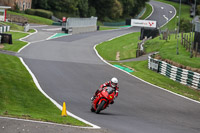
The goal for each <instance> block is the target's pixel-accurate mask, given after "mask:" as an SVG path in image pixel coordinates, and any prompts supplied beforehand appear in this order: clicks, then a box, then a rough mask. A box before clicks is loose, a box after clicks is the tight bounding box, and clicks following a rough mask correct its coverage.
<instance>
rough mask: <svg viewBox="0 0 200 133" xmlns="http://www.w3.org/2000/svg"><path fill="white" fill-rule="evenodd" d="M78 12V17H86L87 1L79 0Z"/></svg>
mask: <svg viewBox="0 0 200 133" xmlns="http://www.w3.org/2000/svg"><path fill="white" fill-rule="evenodd" d="M78 10H79V15H80V17H87V16H88V0H79V3H78Z"/></svg>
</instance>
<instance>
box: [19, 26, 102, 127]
mask: <svg viewBox="0 0 200 133" xmlns="http://www.w3.org/2000/svg"><path fill="white" fill-rule="evenodd" d="M35 30H36V29H35ZM37 32H38V31H37V30H36V32H34V33H33V34H35V33H37ZM33 34H30V35H33ZM30 35H28V36H26V37H24V38H21V39H20V40H21V41H24V40H22V39H25V38H27V37H29V36H30ZM46 40H47V39H46ZM42 41H45V40H42ZM24 42H27V41H24ZM35 42H40V41H35ZM31 43H33V42H31ZM31 43H30V42H28V44H27V45H25V46H24V47H22V48H21V49H20V50H19V51H18V53H19V52H21V51H22V50H23V49H24V48H26V47H28V46H29V45H30V44H31ZM19 59H20V61H21V62H22V64H23V65H24V66H25V68H26V69H27V70H28V72H29V73H30V75H31V76H32V78H33V81H34V83H35V85H36V86H37V88H38V89H39V90H40V92H41V93H42V94H43V95H44V96H46V97H47V98H48V99H49V100H50V101H51V102H53V103H54V104H55V105H56V106H57V107H58V108H59V109H60V110H62V106H61V105H59V104H58V103H57V102H56V101H55V100H53V99H52V98H51V97H49V96H48V95H47V94H46V93H45V92H44V91H43V90H42V88H41V86H40V84H39V82H38V80H37V78H36V77H35V75H34V74H33V73H32V71H31V70H30V69H29V67H28V66H27V65H26V63H25V62H24V61H23V59H22V58H21V57H19ZM67 114H68V115H69V116H71V117H73V118H75V119H77V120H79V121H82V122H84V123H86V124H88V125H90V126H92V127H80V128H89V129H100V128H101V127H99V126H97V125H94V124H92V123H90V122H88V121H86V120H84V119H82V118H80V117H78V116H76V115H74V114H72V113H71V112H68V111H67Z"/></svg>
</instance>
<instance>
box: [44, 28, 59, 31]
mask: <svg viewBox="0 0 200 133" xmlns="http://www.w3.org/2000/svg"><path fill="white" fill-rule="evenodd" d="M42 30H44V31H56V30H61V28H52V29H42Z"/></svg>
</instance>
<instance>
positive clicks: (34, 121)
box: [0, 116, 94, 129]
mask: <svg viewBox="0 0 200 133" xmlns="http://www.w3.org/2000/svg"><path fill="white" fill-rule="evenodd" d="M0 119H8V120H16V121H24V122H32V123H40V124H49V125H56V126H64V127H72V128H80V127H79V126H72V125H65V124H58V123H52V122H44V121H36V120H27V119H20V118H11V117H3V116H0ZM81 128H83V129H85V127H81ZM87 129H94V128H92V127H88V128H87Z"/></svg>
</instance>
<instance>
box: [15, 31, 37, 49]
mask: <svg viewBox="0 0 200 133" xmlns="http://www.w3.org/2000/svg"><path fill="white" fill-rule="evenodd" d="M34 30H35V32H33V33H31V34H29V35H28V36H25V37H23V38H20V39H19V40H20V41H23V42H28V41H25V40H23V39H25V38H28V37H29V36H31V35H33V34H36V33H38V31H37V30H36V29H34ZM30 44H31V43H30V42H28V44H26V45H25V46H24V47H22V48H20V49H19V50H18V51H17V53H19V52H21V51H22V50H23V49H24V48H26V47H28V46H29V45H30Z"/></svg>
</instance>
